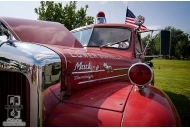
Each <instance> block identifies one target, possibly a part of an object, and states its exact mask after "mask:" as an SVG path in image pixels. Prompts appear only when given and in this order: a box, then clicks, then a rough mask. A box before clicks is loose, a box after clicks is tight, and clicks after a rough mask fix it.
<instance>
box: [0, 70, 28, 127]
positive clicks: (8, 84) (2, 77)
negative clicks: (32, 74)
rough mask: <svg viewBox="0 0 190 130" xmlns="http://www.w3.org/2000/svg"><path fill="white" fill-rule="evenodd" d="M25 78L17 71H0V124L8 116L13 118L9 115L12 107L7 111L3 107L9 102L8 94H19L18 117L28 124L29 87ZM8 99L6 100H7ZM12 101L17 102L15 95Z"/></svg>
mask: <svg viewBox="0 0 190 130" xmlns="http://www.w3.org/2000/svg"><path fill="white" fill-rule="evenodd" d="M29 87H30V86H29V82H28V80H27V78H26V77H25V76H24V75H23V74H21V73H17V72H6V71H0V111H1V113H0V123H1V124H0V126H2V123H3V121H6V120H7V118H8V117H11V118H14V117H12V116H11V115H10V112H12V109H11V110H9V111H7V109H5V106H6V105H10V104H8V103H10V102H11V99H10V98H9V99H8V95H13V96H11V97H14V95H15V96H20V105H22V107H23V109H21V114H20V119H22V121H24V122H26V126H29V122H30V91H29V90H30V88H29ZM7 99H8V101H7ZM12 99H14V102H17V100H18V99H16V98H15V97H14V98H12Z"/></svg>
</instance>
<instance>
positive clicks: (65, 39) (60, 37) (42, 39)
mask: <svg viewBox="0 0 190 130" xmlns="http://www.w3.org/2000/svg"><path fill="white" fill-rule="evenodd" d="M0 20H1V21H2V22H3V23H4V24H5V26H6V27H7V28H8V29H9V31H10V32H11V33H12V34H13V36H14V37H15V38H16V39H17V40H19V41H24V42H32V43H40V44H51V45H60V46H68V47H77V48H83V46H82V45H81V44H80V43H79V42H78V40H76V38H75V37H74V36H73V35H72V34H71V33H70V32H69V30H68V29H67V28H65V27H64V26H63V25H62V24H60V23H57V22H47V21H40V20H28V19H19V18H9V17H1V18H0Z"/></svg>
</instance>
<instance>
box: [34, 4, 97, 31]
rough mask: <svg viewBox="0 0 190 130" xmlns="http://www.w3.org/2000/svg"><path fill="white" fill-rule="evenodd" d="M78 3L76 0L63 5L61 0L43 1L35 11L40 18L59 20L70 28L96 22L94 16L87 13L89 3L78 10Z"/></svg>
mask: <svg viewBox="0 0 190 130" xmlns="http://www.w3.org/2000/svg"><path fill="white" fill-rule="evenodd" d="M76 4H77V2H76V1H70V2H69V4H66V5H65V6H64V7H63V5H62V3H61V2H54V1H41V2H40V7H38V8H35V9H34V11H35V13H36V14H37V15H38V20H45V21H54V22H59V23H62V24H64V26H65V27H66V28H67V29H68V30H72V29H74V28H78V27H81V26H85V25H88V24H92V23H94V17H92V16H87V14H86V12H87V9H88V5H86V6H85V7H81V8H80V9H79V10H77V6H76Z"/></svg>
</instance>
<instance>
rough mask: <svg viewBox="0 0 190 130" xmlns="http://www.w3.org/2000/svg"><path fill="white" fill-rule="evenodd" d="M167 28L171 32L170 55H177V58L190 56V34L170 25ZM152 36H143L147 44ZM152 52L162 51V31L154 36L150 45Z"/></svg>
mask: <svg viewBox="0 0 190 130" xmlns="http://www.w3.org/2000/svg"><path fill="white" fill-rule="evenodd" d="M165 30H169V31H170V32H171V50H170V57H171V58H172V57H175V58H177V59H183V60H184V59H185V58H188V59H189V58H190V41H188V34H186V33H184V32H183V31H182V30H180V29H176V28H174V27H171V26H168V27H166V28H165ZM149 38H150V35H147V36H146V37H144V38H142V42H143V44H145V43H146V42H147V41H148V40H149ZM149 47H150V49H151V50H152V53H153V54H154V55H158V54H159V52H160V33H158V34H156V35H155V36H153V39H152V40H151V41H150V45H149Z"/></svg>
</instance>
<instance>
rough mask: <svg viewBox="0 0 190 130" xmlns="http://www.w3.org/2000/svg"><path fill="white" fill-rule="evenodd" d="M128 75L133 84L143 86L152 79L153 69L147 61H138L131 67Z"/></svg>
mask: <svg viewBox="0 0 190 130" xmlns="http://www.w3.org/2000/svg"><path fill="white" fill-rule="evenodd" d="M128 76H129V80H130V81H131V83H132V84H135V85H137V86H142V85H147V84H149V83H150V82H151V81H152V78H153V71H152V69H151V68H150V67H149V66H148V65H146V64H145V63H136V64H134V65H132V66H131V67H130V68H129V71H128Z"/></svg>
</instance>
